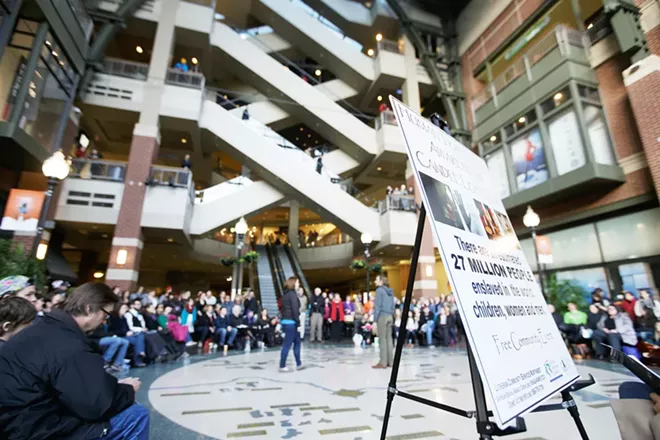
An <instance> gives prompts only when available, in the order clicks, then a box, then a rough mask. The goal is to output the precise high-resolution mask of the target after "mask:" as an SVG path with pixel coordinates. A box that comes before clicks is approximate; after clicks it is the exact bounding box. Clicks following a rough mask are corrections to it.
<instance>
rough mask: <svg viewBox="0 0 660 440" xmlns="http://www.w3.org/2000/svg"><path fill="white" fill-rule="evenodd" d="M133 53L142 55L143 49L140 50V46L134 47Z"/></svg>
mask: <svg viewBox="0 0 660 440" xmlns="http://www.w3.org/2000/svg"><path fill="white" fill-rule="evenodd" d="M135 51H136V52H137V53H142V52H144V49H142V46H135Z"/></svg>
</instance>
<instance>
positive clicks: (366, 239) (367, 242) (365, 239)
mask: <svg viewBox="0 0 660 440" xmlns="http://www.w3.org/2000/svg"><path fill="white" fill-rule="evenodd" d="M360 241H361V242H362V244H363V245H364V269H365V272H366V273H367V284H366V286H367V287H366V292H367V297H366V298H363V300H362V302H366V301H369V257H370V256H371V254H370V253H369V247H370V246H371V242H372V241H373V239H372V238H371V234H370V233H368V232H363V233H362V235H361V236H360Z"/></svg>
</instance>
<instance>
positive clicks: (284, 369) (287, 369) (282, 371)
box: [280, 367, 291, 373]
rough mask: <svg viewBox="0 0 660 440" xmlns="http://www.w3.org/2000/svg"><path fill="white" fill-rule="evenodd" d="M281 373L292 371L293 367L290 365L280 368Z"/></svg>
mask: <svg viewBox="0 0 660 440" xmlns="http://www.w3.org/2000/svg"><path fill="white" fill-rule="evenodd" d="M280 373H291V369H290V368H289V367H284V368H280Z"/></svg>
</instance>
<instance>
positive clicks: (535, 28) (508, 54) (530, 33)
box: [504, 16, 550, 61]
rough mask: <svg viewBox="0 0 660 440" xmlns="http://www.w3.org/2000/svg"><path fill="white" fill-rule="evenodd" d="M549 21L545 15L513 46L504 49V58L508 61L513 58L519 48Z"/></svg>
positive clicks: (525, 44) (527, 42)
mask: <svg viewBox="0 0 660 440" xmlns="http://www.w3.org/2000/svg"><path fill="white" fill-rule="evenodd" d="M548 23H550V17H549V16H546V17H545V18H544V19H543V20H541V21H540V22H538V23H537V24H535V25H534V26H533V27H532V28H531V29H530V30H529V31H527V33H526V34H525V35H523V37H522V38H521V39H519V40H518V41H516V42H515V43H514V44H513V46H512V47H511V48H510V49H509V50H507V51H506V53H505V54H504V59H505V60H507V61H509V60H510V59H511V58H513V57H514V56H515V55H516V54H517V53H518V52H520V50H521V49H522V48H523V47H525V46H527V44H529V42H530V41H532V40H533V39H534V37H536V36H537V35H538V34H539V32H541V31H542V30H543V28H544V27H546V26H547V25H548Z"/></svg>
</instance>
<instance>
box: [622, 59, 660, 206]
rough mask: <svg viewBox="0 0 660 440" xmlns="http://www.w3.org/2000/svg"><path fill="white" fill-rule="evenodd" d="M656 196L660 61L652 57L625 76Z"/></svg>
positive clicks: (658, 182) (659, 153)
mask: <svg viewBox="0 0 660 440" xmlns="http://www.w3.org/2000/svg"><path fill="white" fill-rule="evenodd" d="M623 81H624V83H625V85H626V88H627V89H628V96H629V97H630V104H631V106H632V110H633V113H634V115H635V120H636V121H637V128H638V130H639V135H640V138H641V140H642V146H643V148H644V153H645V154H646V161H647V162H648V165H649V171H650V172H651V177H652V178H653V186H654V187H655V192H656V195H659V194H660V106H659V105H658V103H660V57H659V56H657V55H650V56H648V57H646V58H644V59H643V60H641V61H638V62H637V63H635V64H633V65H632V66H631V67H629V68H628V69H626V70H625V71H624V72H623Z"/></svg>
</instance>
